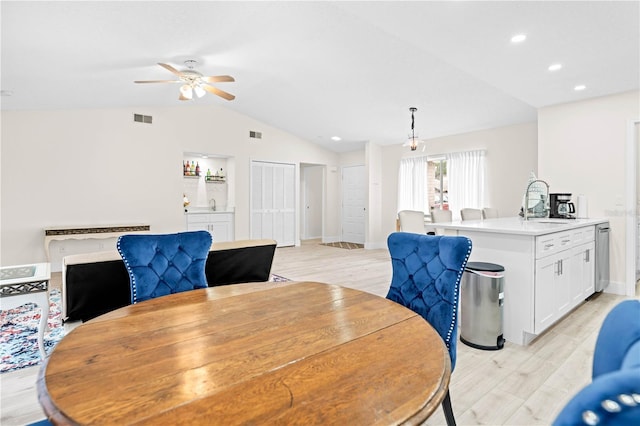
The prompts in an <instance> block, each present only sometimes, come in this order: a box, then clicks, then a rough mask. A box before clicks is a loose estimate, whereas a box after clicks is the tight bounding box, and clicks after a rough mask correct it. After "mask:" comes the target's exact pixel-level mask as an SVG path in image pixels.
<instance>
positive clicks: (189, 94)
mask: <svg viewBox="0 0 640 426" xmlns="http://www.w3.org/2000/svg"><path fill="white" fill-rule="evenodd" d="M180 94H181V95H182V97H184V98H187V99H189V100H190V99H193V90H192V89H191V86H189V85H188V84H184V85H182V86H181V87H180Z"/></svg>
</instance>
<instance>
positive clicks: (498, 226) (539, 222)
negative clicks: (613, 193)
mask: <svg viewBox="0 0 640 426" xmlns="http://www.w3.org/2000/svg"><path fill="white" fill-rule="evenodd" d="M607 222H609V220H608V219H605V218H593V219H548V218H535V219H529V220H527V221H525V220H523V219H522V218H521V217H520V216H515V217H500V218H496V219H484V220H467V221H454V222H438V223H430V222H427V223H425V227H426V228H427V229H428V230H431V229H435V228H438V229H453V230H458V231H465V230H467V231H476V232H490V233H497V234H516V235H531V236H537V235H545V234H551V233H553V232H560V231H568V230H571V229H575V228H580V227H581V226H589V225H597V224H599V223H607Z"/></svg>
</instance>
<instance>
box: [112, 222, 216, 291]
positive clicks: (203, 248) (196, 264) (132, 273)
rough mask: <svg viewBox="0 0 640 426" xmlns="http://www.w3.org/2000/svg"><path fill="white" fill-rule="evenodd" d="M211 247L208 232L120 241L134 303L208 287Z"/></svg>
mask: <svg viewBox="0 0 640 426" xmlns="http://www.w3.org/2000/svg"><path fill="white" fill-rule="evenodd" d="M210 248H211V234H210V233H209V232H207V231H192V232H180V233H177V234H161V235H147V234H144V235H123V236H121V237H120V238H118V252H120V256H122V259H123V260H124V264H125V266H126V268H127V271H128V273H129V279H130V284H131V303H137V302H142V301H144V300H148V299H152V298H155V297H160V296H166V295H168V294H172V293H179V292H182V291H188V290H193V289H196V288H205V287H207V278H206V275H205V262H206V261H207V255H208V254H209V249H210Z"/></svg>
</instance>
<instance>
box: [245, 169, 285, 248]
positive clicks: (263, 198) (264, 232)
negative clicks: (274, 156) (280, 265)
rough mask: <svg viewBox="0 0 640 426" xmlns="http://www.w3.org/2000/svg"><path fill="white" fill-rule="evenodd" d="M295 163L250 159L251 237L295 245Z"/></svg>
mask: <svg viewBox="0 0 640 426" xmlns="http://www.w3.org/2000/svg"><path fill="white" fill-rule="evenodd" d="M295 227H296V221H295V165H293V164H282V163H269V162H262V161H252V162H251V238H258V239H259V238H271V239H274V240H276V241H277V243H278V247H283V246H293V245H295Z"/></svg>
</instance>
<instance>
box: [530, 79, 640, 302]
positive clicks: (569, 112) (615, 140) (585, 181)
mask: <svg viewBox="0 0 640 426" xmlns="http://www.w3.org/2000/svg"><path fill="white" fill-rule="evenodd" d="M639 117H640V92H637V91H634V92H627V93H622V94H618V95H613V96H605V97H601V98H595V99H590V100H586V101H582V102H573V103H568V104H562V105H555V106H550V107H545V108H541V109H540V110H539V111H538V135H539V141H538V160H539V171H540V176H541V177H542V178H544V179H546V180H547V181H548V182H549V184H550V185H551V190H552V192H571V193H572V194H574V200H575V199H577V195H578V194H584V195H586V196H587V199H588V206H589V210H588V213H589V216H590V217H605V218H607V219H609V222H610V225H611V243H610V250H611V280H612V282H613V283H612V284H613V286H612V287H613V288H612V290H613V291H616V292H620V287H622V288H624V287H626V286H633V284H634V283H625V268H626V267H627V265H626V262H625V255H626V249H625V245H626V235H627V232H626V217H627V215H628V214H635V213H634V212H635V206H634V205H630V203H629V202H628V201H627V200H626V196H625V194H626V193H627V192H626V186H627V182H626V167H625V165H626V151H625V143H626V140H627V125H628V122H629V121H630V120H637V119H638V118H639Z"/></svg>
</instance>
